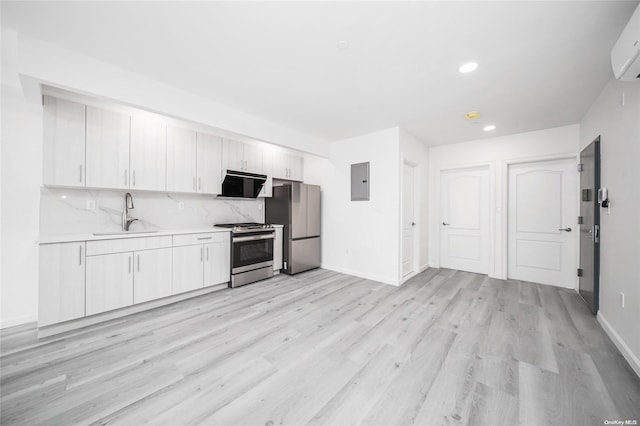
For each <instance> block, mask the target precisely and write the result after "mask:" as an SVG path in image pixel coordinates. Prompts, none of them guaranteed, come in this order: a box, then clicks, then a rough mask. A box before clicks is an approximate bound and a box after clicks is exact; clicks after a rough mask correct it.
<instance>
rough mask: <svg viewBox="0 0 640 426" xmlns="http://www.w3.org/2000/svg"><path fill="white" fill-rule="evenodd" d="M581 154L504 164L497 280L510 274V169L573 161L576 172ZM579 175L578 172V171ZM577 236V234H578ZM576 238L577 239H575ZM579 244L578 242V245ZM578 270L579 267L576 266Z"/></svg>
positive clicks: (540, 157)
mask: <svg viewBox="0 0 640 426" xmlns="http://www.w3.org/2000/svg"><path fill="white" fill-rule="evenodd" d="M579 155H580V154H579V153H564V154H553V155H538V156H532V157H522V158H512V159H507V160H504V161H503V162H502V188H501V192H502V194H503V196H502V200H500V207H501V214H500V215H499V220H502V223H501V226H500V229H501V231H502V236H501V237H502V238H501V239H500V240H501V241H499V242H498V241H496V244H497V246H498V248H499V249H500V253H499V255H498V256H497V257H499V258H500V259H501V260H502V262H501V268H500V271H496V272H498V274H499V275H498V276H497V278H501V279H505V280H506V279H507V277H508V274H509V167H510V166H512V165H515V164H523V163H537V162H542V161H553V160H566V159H573V160H574V161H575V164H576V170H577V167H578V162H579V161H580V157H579ZM576 173H577V171H576ZM576 191H577V192H576V193H580V182H579V180H578V182H577V183H576ZM575 202H576V205H577V206H578V207H579V204H578V200H575ZM576 235H577V233H576ZM574 238H575V237H574ZM577 243H578V242H577V241H576V244H577ZM577 250H578V253H577V254H578V256H577V262H579V261H580V260H579V258H580V256H579V254H580V253H579V250H580V247H579V246H578V248H577ZM576 268H578V265H577V264H576ZM577 285H578V284H577V280H576V289H577Z"/></svg>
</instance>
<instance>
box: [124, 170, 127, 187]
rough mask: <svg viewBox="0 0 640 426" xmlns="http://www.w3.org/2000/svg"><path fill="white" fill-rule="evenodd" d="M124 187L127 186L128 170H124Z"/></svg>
mask: <svg viewBox="0 0 640 426" xmlns="http://www.w3.org/2000/svg"><path fill="white" fill-rule="evenodd" d="M124 185H125V186H127V169H124Z"/></svg>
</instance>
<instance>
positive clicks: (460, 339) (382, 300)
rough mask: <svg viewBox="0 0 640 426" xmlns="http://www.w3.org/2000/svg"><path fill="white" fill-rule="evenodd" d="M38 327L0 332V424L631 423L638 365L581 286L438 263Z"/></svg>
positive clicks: (638, 393) (638, 409)
mask: <svg viewBox="0 0 640 426" xmlns="http://www.w3.org/2000/svg"><path fill="white" fill-rule="evenodd" d="M35 336H36V330H35V328H34V326H33V325H29V326H20V327H15V328H12V329H7V330H5V331H3V332H2V333H1V335H0V344H1V345H2V348H1V363H2V364H1V367H0V368H1V370H0V372H1V403H2V405H1V410H2V412H1V417H0V423H1V424H2V425H10V424H28V425H33V424H46V425H58V424H59V425H69V424H94V423H95V424H110V425H111V424H122V425H138V424H143V423H149V424H168V425H181V424H211V425H260V426H262V425H267V426H270V425H280V424H284V425H303V424H313V425H349V424H375V425H385V426H390V425H410V424H416V425H462V424H468V425H492V426H493V425H517V424H521V425H544V424H554V425H555V424H557V425H563V426H564V425H603V424H604V420H627V419H636V420H638V421H639V422H640V380H639V379H638V378H637V376H635V374H634V373H633V371H632V370H631V368H630V367H629V366H628V364H627V363H626V361H625V360H624V359H623V358H622V356H621V355H620V354H619V352H618V351H617V350H616V348H615V346H614V345H613V344H612V343H611V341H610V340H609V338H608V337H607V336H606V335H605V334H604V332H603V331H602V329H601V328H600V326H599V324H598V323H597V322H596V320H595V319H594V318H593V316H591V315H590V314H589V312H588V310H587V308H586V306H585V305H584V304H583V303H582V301H581V300H580V298H579V296H578V295H577V294H575V293H574V292H572V291H568V290H562V289H557V288H554V287H548V286H542V285H536V284H530V283H524V282H519V281H501V280H496V279H491V278H488V277H486V276H483V275H477V274H472V273H466V272H459V271H453V270H446V269H431V270H428V271H426V272H424V273H422V274H420V275H418V276H416V277H415V278H413V279H412V280H411V281H410V282H408V283H406V284H405V285H403V286H402V287H400V288H396V287H392V286H387V285H383V284H379V283H376V282H372V281H367V280H363V279H359V278H355V277H351V276H347V275H342V274H338V273H335V272H330V271H326V270H315V271H311V272H307V273H304V274H300V275H297V276H294V277H290V276H286V275H280V276H277V277H275V278H274V279H272V280H270V281H265V282H261V283H257V284H254V285H250V286H246V287H241V288H237V289H230V290H223V291H220V292H216V293H212V294H209V295H205V296H201V297H198V298H195V299H191V300H188V301H184V302H180V303H176V304H173V305H169V306H165V307H162V308H158V309H154V310H152V311H148V312H144V313H140V314H136V315H132V316H129V317H127V318H122V319H118V320H113V321H110V322H108V323H104V324H100V325H95V326H91V327H87V328H85V329H82V330H79V331H75V332H70V333H67V334H65V335H62V336H57V337H49V338H44V339H40V340H38V339H36V337H35Z"/></svg>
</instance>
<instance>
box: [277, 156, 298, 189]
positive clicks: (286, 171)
mask: <svg viewBox="0 0 640 426" xmlns="http://www.w3.org/2000/svg"><path fill="white" fill-rule="evenodd" d="M303 163H304V158H303V157H302V156H299V155H295V154H289V153H287V152H276V153H275V154H274V158H273V177H274V178H276V179H285V180H297V181H300V182H302V178H303Z"/></svg>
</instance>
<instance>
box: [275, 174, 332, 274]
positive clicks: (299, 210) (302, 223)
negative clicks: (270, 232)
mask: <svg viewBox="0 0 640 426" xmlns="http://www.w3.org/2000/svg"><path fill="white" fill-rule="evenodd" d="M265 221H266V223H272V224H281V225H284V229H283V240H284V247H283V252H282V256H283V272H286V273H287V274H297V273H298V272H303V271H308V270H309V269H314V268H318V267H320V187H319V186H318V185H307V184H304V183H295V182H294V183H291V184H286V185H282V186H274V187H273V196H272V197H271V198H266V199H265Z"/></svg>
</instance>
